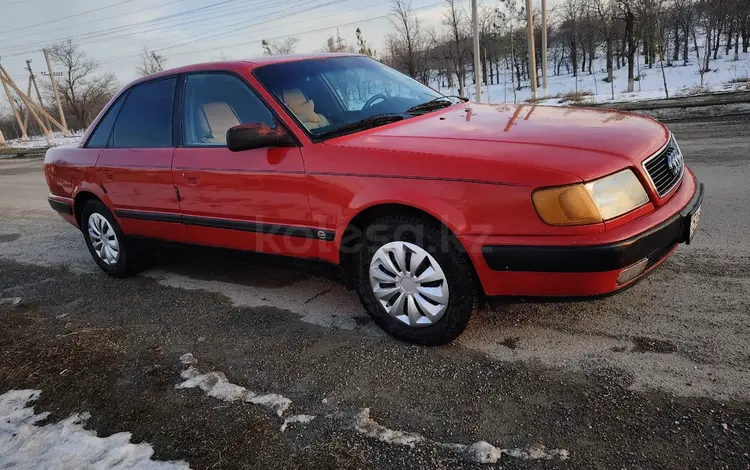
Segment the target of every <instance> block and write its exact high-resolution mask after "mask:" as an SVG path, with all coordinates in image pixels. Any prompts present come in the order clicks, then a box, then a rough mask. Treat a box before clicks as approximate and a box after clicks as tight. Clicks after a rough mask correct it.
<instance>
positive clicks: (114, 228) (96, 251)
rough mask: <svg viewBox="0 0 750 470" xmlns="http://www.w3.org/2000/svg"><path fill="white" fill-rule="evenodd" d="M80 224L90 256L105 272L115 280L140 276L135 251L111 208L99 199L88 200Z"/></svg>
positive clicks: (82, 211)
mask: <svg viewBox="0 0 750 470" xmlns="http://www.w3.org/2000/svg"><path fill="white" fill-rule="evenodd" d="M80 224H81V231H82V232H83V237H84V238H85V240H86V246H87V247H88V249H89V253H91V257H92V258H94V261H95V262H96V264H97V265H98V266H99V267H100V268H101V269H102V271H104V272H105V273H107V274H109V275H111V276H115V277H127V276H131V275H133V274H135V273H136V271H137V265H136V259H135V253H134V250H133V249H132V248H131V246H130V243H129V241H128V240H127V239H126V237H125V235H124V234H123V233H122V230H121V229H120V226H119V225H118V224H117V221H116V220H115V218H114V216H113V215H112V213H111V212H110V211H109V209H107V206H105V205H104V204H103V203H102V202H101V201H98V200H90V201H87V202H86V203H85V204H84V205H83V209H82V210H81V220H80Z"/></svg>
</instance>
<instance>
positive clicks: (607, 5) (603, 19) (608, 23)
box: [592, 0, 617, 82]
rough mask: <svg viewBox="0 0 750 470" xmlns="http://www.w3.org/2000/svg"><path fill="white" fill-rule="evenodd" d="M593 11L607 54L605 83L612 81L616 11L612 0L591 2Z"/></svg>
mask: <svg viewBox="0 0 750 470" xmlns="http://www.w3.org/2000/svg"><path fill="white" fill-rule="evenodd" d="M592 6H593V10H594V12H595V13H596V16H597V18H598V21H597V26H598V28H599V31H600V32H601V34H602V36H603V38H604V44H605V48H606V54H607V82H612V80H613V68H614V63H613V60H612V59H613V56H614V42H615V39H616V34H617V29H616V28H617V18H616V15H617V11H616V7H615V4H614V2H613V1H612V0H592Z"/></svg>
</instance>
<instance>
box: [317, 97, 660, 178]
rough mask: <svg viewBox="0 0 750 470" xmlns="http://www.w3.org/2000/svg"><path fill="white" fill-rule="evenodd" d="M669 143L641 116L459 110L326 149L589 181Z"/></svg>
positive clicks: (545, 109)
mask: <svg viewBox="0 0 750 470" xmlns="http://www.w3.org/2000/svg"><path fill="white" fill-rule="evenodd" d="M668 139H669V131H668V130H667V128H666V127H665V126H664V125H663V124H661V123H659V122H657V121H655V120H653V119H650V118H647V117H642V116H638V115H635V114H630V113H623V112H618V111H607V110H599V109H589V108H577V107H554V106H535V105H519V106H514V105H476V104H468V103H467V104H462V105H455V106H451V107H449V108H446V109H443V110H440V111H437V112H433V113H429V114H426V115H423V116H419V117H415V118H411V119H407V120H404V121H399V122H397V123H393V124H389V125H386V126H382V127H378V128H375V129H372V130H368V131H365V132H360V133H357V134H352V135H349V136H346V137H342V138H340V139H335V142H334V141H329V142H330V143H335V145H339V146H352V147H358V148H374V149H382V150H393V151H398V150H401V151H415V152H420V153H425V152H427V153H432V154H442V155H452V156H455V155H461V156H463V157H470V158H478V159H483V160H486V161H488V162H490V161H496V162H502V163H505V164H511V165H524V166H534V167H542V168H545V169H549V170H555V171H558V172H564V173H568V174H571V175H575V176H577V177H579V178H581V179H584V180H589V179H594V178H597V177H600V176H603V175H606V174H609V173H612V172H614V171H617V170H620V169H622V168H625V167H628V166H632V167H634V168H637V169H638V171H639V172H640V171H641V170H640V163H641V162H642V161H643V160H645V159H646V158H647V157H648V156H649V155H651V154H653V153H654V152H656V151H657V150H659V148H661V147H662V146H663V145H664V144H665V143H666V142H667V140H668Z"/></svg>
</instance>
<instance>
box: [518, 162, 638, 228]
mask: <svg viewBox="0 0 750 470" xmlns="http://www.w3.org/2000/svg"><path fill="white" fill-rule="evenodd" d="M531 199H532V201H533V202H534V208H535V209H536V212H537V213H538V214H539V217H540V218H541V219H542V220H543V221H545V222H546V223H548V224H550V225H586V224H595V223H599V222H602V221H604V220H609V219H613V218H615V217H618V216H620V215H623V214H626V213H628V212H630V211H632V210H633V209H636V208H638V207H640V206H642V205H644V204H646V203H647V202H648V194H646V190H645V189H643V185H642V184H641V182H640V181H639V180H638V177H637V176H635V173H633V171H632V170H629V169H628V170H623V171H620V172H618V173H615V174H613V175H609V176H605V177H604V178H600V179H598V180H595V181H590V182H588V183H579V184H572V185H569V186H560V187H556V188H545V189H540V190H537V191H534V194H533V195H532V196H531Z"/></svg>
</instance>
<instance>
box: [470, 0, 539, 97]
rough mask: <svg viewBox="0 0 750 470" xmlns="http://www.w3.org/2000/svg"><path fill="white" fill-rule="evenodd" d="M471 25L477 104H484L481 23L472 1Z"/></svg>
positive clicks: (474, 3) (475, 0)
mask: <svg viewBox="0 0 750 470" xmlns="http://www.w3.org/2000/svg"><path fill="white" fill-rule="evenodd" d="M529 1H531V0H529ZM471 24H472V27H473V29H474V83H475V85H476V86H477V97H476V101H477V103H481V102H482V61H481V58H480V57H479V21H478V20H477V0H471Z"/></svg>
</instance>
